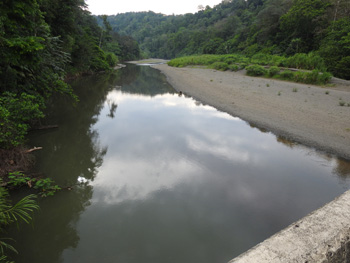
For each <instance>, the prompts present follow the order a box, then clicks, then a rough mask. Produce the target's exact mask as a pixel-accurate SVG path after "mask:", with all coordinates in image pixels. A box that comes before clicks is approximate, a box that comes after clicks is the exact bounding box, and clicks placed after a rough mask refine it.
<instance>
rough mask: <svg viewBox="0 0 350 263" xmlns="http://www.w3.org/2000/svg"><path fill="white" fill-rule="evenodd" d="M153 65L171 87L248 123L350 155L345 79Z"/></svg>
mask: <svg viewBox="0 0 350 263" xmlns="http://www.w3.org/2000/svg"><path fill="white" fill-rule="evenodd" d="M152 67H153V68H156V69H158V70H160V71H161V72H162V73H163V74H165V75H166V76H167V79H168V81H169V83H170V84H171V85H172V86H173V87H174V88H175V89H176V90H178V91H181V92H183V93H185V94H187V95H189V96H192V97H194V98H196V99H198V100H200V101H202V102H203V103H206V104H209V105H211V106H214V107H215V108H217V109H219V110H221V111H224V112H227V113H229V114H231V115H233V116H236V117H239V118H241V119H243V120H245V121H247V122H248V123H249V124H250V125H252V126H256V127H259V128H260V129H265V130H268V131H271V132H273V133H274V134H276V135H278V136H283V137H285V138H287V139H289V140H292V141H296V142H299V143H301V144H304V145H307V146H309V147H313V148H315V149H317V150H321V151H323V152H326V153H330V154H335V155H337V156H339V157H342V158H345V159H350V147H349V145H350V107H349V105H350V82H349V81H339V80H334V81H333V82H332V83H330V85H328V86H326V87H320V86H314V85H305V84H298V83H292V82H287V81H279V80H275V79H266V78H257V77H249V76H246V75H245V72H244V71H240V72H229V71H225V72H222V71H217V70H213V69H204V68H190V67H186V68H173V67H170V66H168V65H166V64H158V65H152ZM343 104H344V105H343ZM341 105H343V106H341Z"/></svg>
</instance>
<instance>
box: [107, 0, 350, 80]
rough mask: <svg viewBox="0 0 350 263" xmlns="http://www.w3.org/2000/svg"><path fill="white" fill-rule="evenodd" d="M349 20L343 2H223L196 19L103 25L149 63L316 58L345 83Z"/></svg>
mask: <svg viewBox="0 0 350 263" xmlns="http://www.w3.org/2000/svg"><path fill="white" fill-rule="evenodd" d="M199 8H200V7H199ZM349 17H350V1H348V0H223V1H222V2H221V3H220V4H218V5H216V6H214V7H213V8H211V7H209V6H207V7H205V8H203V7H201V8H200V9H199V11H198V12H197V13H195V14H185V15H176V16H175V15H170V16H166V15H163V14H156V13H153V12H140V13H125V14H118V15H114V16H109V17H108V21H109V23H110V24H111V26H112V28H113V30H114V31H115V32H118V33H119V34H120V35H131V36H132V37H133V38H135V39H136V40H137V41H138V43H139V45H140V48H141V50H142V51H143V52H144V54H145V56H148V57H158V58H168V59H169V58H175V57H181V56H186V55H193V54H233V53H241V54H244V55H246V56H249V57H251V56H253V55H254V54H257V53H263V54H268V55H280V56H286V57H289V56H293V55H295V54H297V53H305V54H308V53H310V52H314V53H315V52H316V53H317V54H318V55H320V56H321V57H322V58H323V59H324V62H325V65H326V66H327V70H328V71H330V72H331V73H332V74H334V75H335V76H338V77H341V78H346V79H350V19H349Z"/></svg>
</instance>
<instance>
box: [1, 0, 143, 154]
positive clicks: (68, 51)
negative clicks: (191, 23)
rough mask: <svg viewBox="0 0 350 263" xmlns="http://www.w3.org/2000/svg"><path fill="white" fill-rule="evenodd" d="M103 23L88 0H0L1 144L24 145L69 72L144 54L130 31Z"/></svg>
mask: <svg viewBox="0 0 350 263" xmlns="http://www.w3.org/2000/svg"><path fill="white" fill-rule="evenodd" d="M104 22H105V23H104V24H103V25H102V26H101V27H100V26H99V25H98V24H97V21H96V18H95V17H93V16H92V15H91V14H90V12H88V11H87V6H86V4H85V2H84V0H32V1H25V0H3V1H1V2H0V148H5V149H6V148H11V147H15V146H17V145H19V144H21V143H22V142H23V140H24V136H25V134H26V133H27V131H28V129H29V128H30V127H33V126H35V125H37V124H38V120H39V119H40V118H42V117H43V116H44V115H43V112H42V110H43V109H44V108H45V101H47V99H48V98H49V97H50V96H51V95H52V94H54V93H56V92H60V93H66V94H68V95H70V96H72V97H74V95H73V91H72V90H71V88H70V86H69V85H67V83H66V82H65V81H64V80H65V79H66V78H67V77H69V76H78V75H81V74H86V73H93V72H99V71H108V70H110V68H111V67H114V66H115V65H116V63H117V62H118V61H120V60H125V59H135V58H138V57H139V47H138V44H137V42H136V41H135V40H133V39H132V38H131V37H129V36H119V35H118V34H117V33H114V32H112V31H111V27H110V25H109V24H108V22H107V21H106V20H104Z"/></svg>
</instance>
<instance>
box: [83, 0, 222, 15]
mask: <svg viewBox="0 0 350 263" xmlns="http://www.w3.org/2000/svg"><path fill="white" fill-rule="evenodd" d="M85 3H87V4H88V8H89V11H90V12H91V13H92V14H93V15H115V14H118V13H126V12H141V11H153V12H155V13H162V14H165V15H172V14H175V15H179V14H186V13H196V12H197V11H198V6H199V5H203V6H204V7H205V6H207V5H209V6H210V7H213V6H214V5H217V4H219V3H221V0H176V1H166V0H163V1H161V0H85Z"/></svg>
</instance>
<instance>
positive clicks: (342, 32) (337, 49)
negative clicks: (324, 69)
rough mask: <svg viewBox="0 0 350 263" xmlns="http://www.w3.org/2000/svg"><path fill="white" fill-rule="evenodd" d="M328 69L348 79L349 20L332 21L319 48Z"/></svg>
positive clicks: (349, 55) (349, 62)
mask: <svg viewBox="0 0 350 263" xmlns="http://www.w3.org/2000/svg"><path fill="white" fill-rule="evenodd" d="M319 52H320V54H321V56H322V57H323V58H324V59H325V61H326V64H327V66H328V69H329V70H330V71H331V72H332V73H333V74H334V75H335V76H338V77H340V78H345V79H350V21H349V19H348V18H342V19H339V20H337V21H335V22H333V23H332V24H331V25H330V26H329V27H328V30H327V34H326V37H325V38H324V39H323V40H322V42H321V47H320V50H319Z"/></svg>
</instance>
